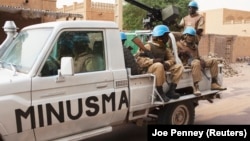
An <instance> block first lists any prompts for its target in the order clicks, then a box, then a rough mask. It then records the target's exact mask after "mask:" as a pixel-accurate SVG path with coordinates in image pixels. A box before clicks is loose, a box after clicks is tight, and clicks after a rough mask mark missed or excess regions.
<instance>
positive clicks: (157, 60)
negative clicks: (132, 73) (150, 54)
mask: <svg viewBox="0 0 250 141" xmlns="http://www.w3.org/2000/svg"><path fill="white" fill-rule="evenodd" d="M156 62H159V63H163V60H162V59H161V58H156V59H154V60H153V63H156Z"/></svg>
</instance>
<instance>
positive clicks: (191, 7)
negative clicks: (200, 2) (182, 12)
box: [188, 6, 197, 9]
mask: <svg viewBox="0 0 250 141" xmlns="http://www.w3.org/2000/svg"><path fill="white" fill-rule="evenodd" d="M188 8H189V9H197V7H193V6H189V7H188Z"/></svg>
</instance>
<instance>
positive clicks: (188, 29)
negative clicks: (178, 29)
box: [182, 26, 196, 36]
mask: <svg viewBox="0 0 250 141" xmlns="http://www.w3.org/2000/svg"><path fill="white" fill-rule="evenodd" d="M182 34H189V35H193V36H195V35H196V30H195V29H194V28H193V27H191V26H189V27H186V28H185V30H184V32H183V33H182Z"/></svg>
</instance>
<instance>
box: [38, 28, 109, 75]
mask: <svg viewBox="0 0 250 141" xmlns="http://www.w3.org/2000/svg"><path fill="white" fill-rule="evenodd" d="M62 57H73V59H74V67H75V68H74V69H75V73H82V72H91V71H101V70H105V69H106V64H105V62H106V61H105V53H104V42H103V32H102V31H65V32H63V33H62V34H61V35H60V36H59V38H58V40H57V41H56V43H55V45H54V47H53V50H52V51H51V53H50V55H49V57H48V58H47V60H46V63H45V65H44V67H43V69H42V72H41V75H42V76H52V75H57V72H58V69H60V61H61V58H62Z"/></svg>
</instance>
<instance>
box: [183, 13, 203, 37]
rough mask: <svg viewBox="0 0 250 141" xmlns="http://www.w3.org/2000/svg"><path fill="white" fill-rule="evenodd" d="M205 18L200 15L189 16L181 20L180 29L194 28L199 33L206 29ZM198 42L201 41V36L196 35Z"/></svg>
mask: <svg viewBox="0 0 250 141" xmlns="http://www.w3.org/2000/svg"><path fill="white" fill-rule="evenodd" d="M204 23H205V20H204V17H203V16H202V15H201V14H199V13H195V14H192V15H187V16H185V17H184V18H182V19H181V22H180V24H179V26H180V27H183V28H184V29H185V28H186V27H188V26H191V27H193V28H194V29H195V30H196V31H198V30H199V29H202V30H203V29H204ZM196 38H197V39H196V40H197V41H200V38H201V35H196Z"/></svg>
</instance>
